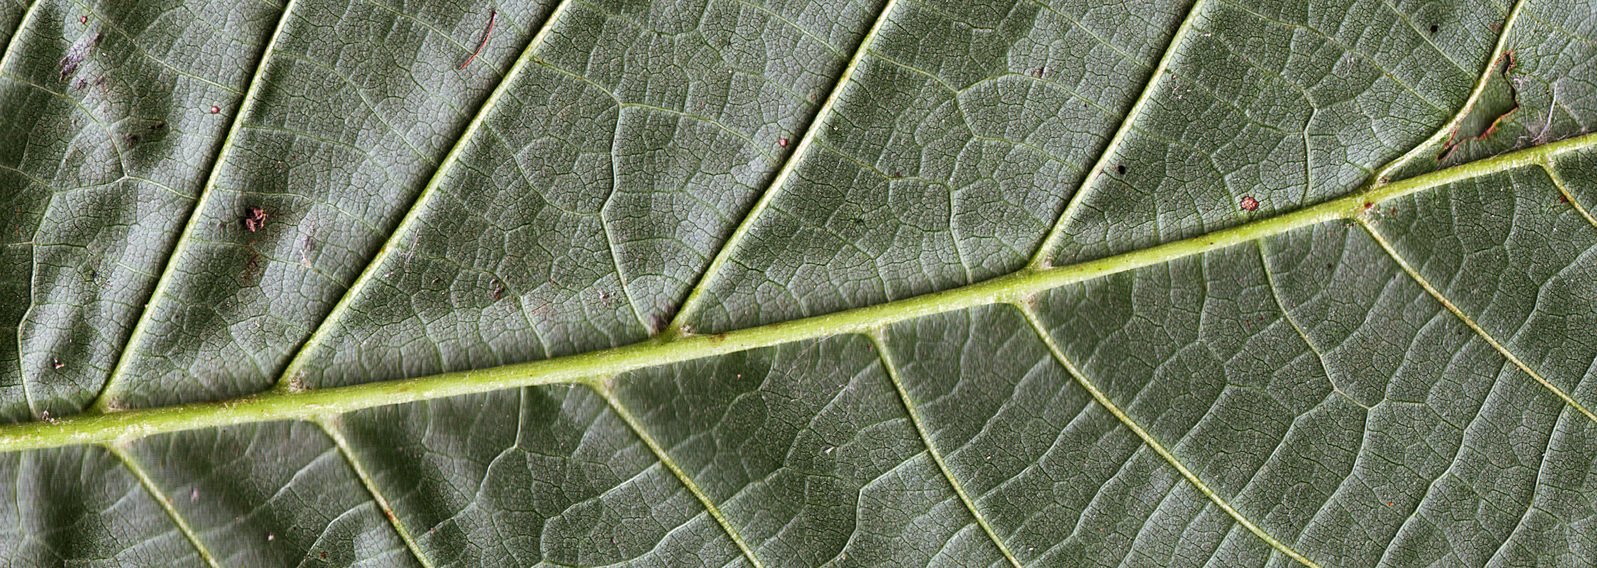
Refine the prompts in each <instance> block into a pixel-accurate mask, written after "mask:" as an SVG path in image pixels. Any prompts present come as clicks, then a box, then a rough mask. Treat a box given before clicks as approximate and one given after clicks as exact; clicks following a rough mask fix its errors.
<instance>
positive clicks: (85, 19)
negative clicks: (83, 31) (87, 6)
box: [78, 14, 89, 26]
mask: <svg viewBox="0 0 1597 568" xmlns="http://www.w3.org/2000/svg"><path fill="white" fill-rule="evenodd" d="M78 23H79V24H83V25H85V26H87V25H89V16H88V15H87V14H85V15H82V16H78Z"/></svg>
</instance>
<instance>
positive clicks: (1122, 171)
mask: <svg viewBox="0 0 1597 568" xmlns="http://www.w3.org/2000/svg"><path fill="white" fill-rule="evenodd" d="M1115 171H1117V172H1120V175H1126V166H1125V165H1124V164H1121V165H1118V166H1115Z"/></svg>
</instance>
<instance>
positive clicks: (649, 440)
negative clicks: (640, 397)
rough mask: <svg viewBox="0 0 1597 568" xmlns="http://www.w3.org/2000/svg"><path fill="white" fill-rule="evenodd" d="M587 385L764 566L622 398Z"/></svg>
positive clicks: (746, 553) (749, 556)
mask: <svg viewBox="0 0 1597 568" xmlns="http://www.w3.org/2000/svg"><path fill="white" fill-rule="evenodd" d="M586 384H587V385H588V386H589V387H590V388H592V389H593V390H594V392H596V393H598V394H599V396H601V397H604V401H605V403H606V404H609V405H610V409H611V410H613V411H615V413H616V416H619V417H621V421H622V422H625V423H626V424H627V428H630V429H631V430H632V433H633V434H635V435H637V437H638V439H639V440H642V441H643V445H645V446H648V447H649V451H650V452H653V453H654V457H655V459H656V460H659V462H660V465H662V466H665V469H666V470H667V471H670V472H671V475H674V476H676V478H677V481H679V482H681V483H682V486H683V487H686V488H687V490H688V492H689V493H692V494H693V497H694V498H696V499H698V500H699V503H700V504H701V505H703V506H704V512H706V513H709V515H710V518H712V519H715V522H716V524H719V525H721V530H722V531H725V532H726V536H727V538H730V539H732V543H733V544H736V545H737V547H738V550H740V551H742V552H743V557H744V558H747V559H748V560H749V564H753V565H754V567H755V568H762V567H763V566H764V564H761V563H760V559H759V557H757V556H755V555H754V551H753V550H751V549H749V545H748V543H747V542H744V541H743V535H741V534H738V531H737V529H736V528H733V527H732V523H731V522H729V521H727V520H726V516H725V515H722V514H721V509H720V508H719V507H716V506H715V502H714V501H711V500H710V496H709V495H705V494H704V491H703V490H702V489H699V485H698V484H697V483H694V482H693V478H691V477H688V474H687V472H685V471H682V467H681V466H678V465H677V463H676V461H675V460H672V459H671V456H670V455H667V454H666V453H665V448H662V447H660V443H659V442H656V441H655V440H654V437H653V436H650V435H649V432H648V431H647V430H645V429H644V428H643V423H641V422H638V419H637V418H636V417H634V416H633V415H632V411H630V410H627V407H626V406H623V405H622V404H621V401H619V400H616V398H615V395H613V394H611V393H610V389H609V388H608V387H607V386H606V385H604V384H597V383H595V382H593V381H586Z"/></svg>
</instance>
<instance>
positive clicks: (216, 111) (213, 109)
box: [211, 105, 222, 114]
mask: <svg viewBox="0 0 1597 568" xmlns="http://www.w3.org/2000/svg"><path fill="white" fill-rule="evenodd" d="M211 114H222V107H219V106H216V105H211Z"/></svg>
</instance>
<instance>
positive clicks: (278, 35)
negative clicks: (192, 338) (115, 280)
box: [91, 0, 298, 412]
mask: <svg viewBox="0 0 1597 568" xmlns="http://www.w3.org/2000/svg"><path fill="white" fill-rule="evenodd" d="M297 1H298V0H288V1H287V2H285V3H284V4H283V12H282V13H281V14H278V16H277V25H276V27H274V28H273V29H272V37H271V39H269V40H267V42H266V48H265V49H264V50H262V51H261V58H260V60H259V61H256V62H255V72H254V73H252V74H251V75H250V81H249V86H248V87H246V88H245V89H244V96H243V97H242V98H240V99H239V101H238V109H237V110H236V111H234V112H233V120H232V122H231V123H230V124H228V127H227V134H226V135H225V136H224V137H223V138H222V146H221V148H220V149H218V150H217V151H216V159H215V160H213V161H211V168H210V172H208V173H207V174H206V176H205V185H204V186H201V188H200V195H199V199H197V200H195V203H194V206H193V207H192V208H190V209H189V213H188V219H187V220H186V221H184V223H183V231H182V232H181V233H179V236H178V239H177V243H175V244H173V245H172V250H171V251H170V252H168V253H167V256H166V261H165V263H164V264H163V266H162V267H161V276H160V278H157V279H156V281H155V289H154V290H152V291H151V292H150V297H149V299H147V300H146V301H145V303H144V309H143V310H141V311H140V312H139V317H138V319H137V320H135V323H134V324H133V331H132V332H130V333H129V334H128V338H127V342H126V343H123V344H122V351H121V352H120V353H118V354H117V359H116V365H115V366H113V367H112V368H111V375H110V377H108V378H106V381H105V384H104V385H102V386H101V387H100V392H99V393H97V394H96V395H95V397H94V402H93V403H92V405H91V408H92V409H94V410H96V411H99V412H108V411H112V410H115V408H114V404H113V401H112V398H113V397H114V396H115V394H116V389H117V388H118V387H119V386H120V385H119V384H118V383H119V381H120V380H121V378H122V376H123V374H124V373H125V372H126V369H127V365H128V360H129V359H132V358H133V352H134V351H135V350H136V349H137V348H138V345H139V342H140V340H141V339H142V338H143V337H144V334H145V333H146V330H147V328H148V326H149V325H150V319H149V316H150V314H151V313H152V308H153V307H154V306H156V305H158V304H160V302H161V301H162V299H163V298H165V297H166V293H167V292H166V289H167V287H168V286H170V285H171V283H172V281H173V280H174V279H176V276H177V275H176V272H177V265H178V262H177V261H178V259H180V258H182V253H183V252H184V251H185V250H187V247H188V244H189V237H191V236H192V235H193V234H194V230H195V228H196V226H197V225H199V223H200V217H201V216H202V214H203V212H204V211H205V207H206V205H208V204H209V203H210V202H211V196H212V195H214V194H215V191H213V190H214V189H216V182H217V180H218V179H220V178H221V176H222V164H224V163H226V162H227V156H228V152H229V151H230V150H232V149H233V148H234V146H233V140H234V138H235V137H236V136H238V133H239V131H240V130H242V129H243V127H244V114H245V111H246V110H248V108H249V107H250V105H251V103H253V102H254V100H255V99H256V97H257V96H258V95H259V92H260V88H261V85H264V84H265V83H266V82H265V81H264V80H262V78H263V77H264V76H265V74H266V65H267V62H269V61H271V60H272V54H273V53H274V52H276V51H277V40H279V39H282V37H283V30H285V29H287V28H288V20H289V18H290V17H291V16H292V14H293V13H294V6H295V2H297Z"/></svg>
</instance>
